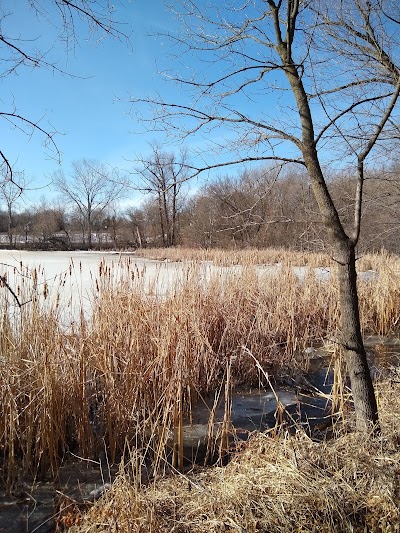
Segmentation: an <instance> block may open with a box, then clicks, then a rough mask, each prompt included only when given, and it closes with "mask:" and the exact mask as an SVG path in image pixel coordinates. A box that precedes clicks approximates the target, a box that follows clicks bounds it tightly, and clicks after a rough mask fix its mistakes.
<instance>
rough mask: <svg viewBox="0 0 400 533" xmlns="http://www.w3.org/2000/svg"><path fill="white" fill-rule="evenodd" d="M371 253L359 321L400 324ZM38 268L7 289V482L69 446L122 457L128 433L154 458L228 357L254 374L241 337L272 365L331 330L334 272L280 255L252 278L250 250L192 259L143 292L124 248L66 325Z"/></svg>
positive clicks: (393, 278) (235, 378)
mask: <svg viewBox="0 0 400 533" xmlns="http://www.w3.org/2000/svg"><path fill="white" fill-rule="evenodd" d="M371 261H375V262H374V263H373V264H374V265H375V269H376V270H377V271H379V278H378V280H377V281H375V282H373V283H371V282H362V281H360V295H361V307H362V313H363V324H364V328H365V331H366V332H367V331H368V332H370V333H379V334H388V333H390V332H398V326H399V308H400V272H399V268H398V262H396V261H395V260H394V259H393V260H392V259H391V258H388V257H383V256H382V257H377V258H372V259H371ZM258 262H259V261H257V263H258ZM39 270H40V269H39ZM114 271H115V272H118V276H117V277H116V276H114ZM69 275H72V274H69ZM40 276H41V274H40V272H39V273H38V272H37V273H36V275H34V276H33V278H31V279H28V278H24V279H23V281H21V282H20V286H19V288H18V294H19V295H20V297H21V301H28V300H30V299H32V301H31V302H30V303H29V304H27V305H25V306H24V307H23V309H22V311H21V312H20V311H13V309H12V305H13V300H12V298H11V297H10V295H7V294H6V293H3V295H4V301H3V315H2V320H1V322H0V339H1V343H0V350H1V352H0V409H1V417H0V460H1V462H2V474H1V475H2V479H1V480H0V481H1V482H3V483H4V484H6V485H10V484H12V483H13V482H14V481H15V480H16V479H17V478H18V476H20V475H21V473H23V474H24V475H31V476H32V477H33V478H35V477H37V476H38V475H40V474H44V473H46V472H47V473H48V472H50V473H55V472H56V471H57V468H58V466H59V463H60V460H61V459H62V457H63V456H64V454H66V453H67V452H68V451H73V452H75V453H79V454H80V455H82V456H84V457H98V456H99V454H100V453H101V451H102V450H104V447H106V449H107V453H108V455H109V457H110V460H111V461H115V460H118V458H119V457H120V455H121V454H122V453H123V451H124V450H125V449H126V445H127V443H129V445H130V446H131V447H134V448H135V449H136V450H137V451H138V453H140V454H143V455H146V457H147V458H150V459H152V460H153V467H154V468H156V469H157V468H159V469H161V470H162V468H163V466H164V465H165V460H166V458H167V457H166V455H167V454H168V453H170V449H171V447H173V448H174V449H175V451H176V453H177V454H178V455H179V453H180V451H179V447H180V442H181V435H182V419H183V417H184V416H188V417H190V412H191V409H192V408H193V406H194V405H195V403H196V401H198V399H199V397H200V396H202V395H205V394H207V393H209V392H210V393H213V392H214V391H215V390H216V389H218V388H219V387H220V386H221V383H222V384H223V383H224V381H226V379H227V377H226V373H227V370H229V372H230V374H231V379H230V383H237V382H244V383H253V384H254V383H258V380H259V375H258V371H257V369H256V366H255V364H254V360H253V359H252V358H251V357H249V355H248V352H249V351H250V352H251V353H252V354H253V355H254V357H255V358H256V359H257V360H258V361H259V362H260V364H261V365H262V367H263V368H265V369H267V370H269V371H270V373H271V372H272V373H273V371H274V370H275V369H278V368H279V367H281V366H284V365H289V364H290V365H293V364H294V358H295V356H297V355H298V353H299V352H301V351H302V350H303V349H304V348H305V347H306V346H307V345H310V344H314V343H319V342H320V341H321V340H322V339H323V338H324V337H326V336H327V335H328V336H330V335H334V334H335V331H336V328H337V323H338V322H337V321H338V316H339V313H338V309H337V289H336V285H335V282H334V281H333V280H331V281H329V282H325V281H318V280H316V279H315V276H314V274H313V271H310V273H309V274H308V275H307V276H306V277H305V279H304V280H303V281H299V280H298V279H297V278H296V276H294V274H293V272H292V271H291V269H290V268H289V267H282V269H281V271H280V273H279V275H277V276H276V277H271V276H265V277H263V278H260V277H259V275H258V274H257V272H256V270H255V269H254V268H253V266H252V265H251V264H249V265H245V267H244V268H243V269H242V270H235V271H233V272H231V273H229V272H225V273H224V275H220V274H218V273H216V274H215V276H214V277H212V279H211V280H210V281H209V282H208V283H205V282H204V281H202V280H201V279H199V271H198V269H197V267H196V265H194V264H192V265H189V266H188V269H187V272H186V275H185V276H184V282H183V283H181V284H179V283H178V284H176V286H175V289H174V291H173V292H172V293H171V294H169V295H165V294H159V293H157V291H156V290H155V289H154V290H153V291H151V294H150V295H149V294H147V293H146V292H145V286H144V281H143V277H142V276H141V274H140V272H139V271H138V270H137V269H136V267H135V265H134V264H133V263H132V262H131V261H130V260H129V259H128V260H127V261H126V262H125V261H122V262H121V263H120V264H119V265H117V264H115V265H114V267H107V268H105V267H104V265H102V266H101V268H100V271H99V275H98V278H97V280H96V281H95V286H97V288H98V290H97V293H96V297H95V298H94V299H93V316H92V319H91V321H89V322H85V321H84V320H82V321H81V322H80V323H79V324H77V325H75V326H74V327H72V328H69V329H68V328H66V327H65V326H64V325H63V324H62V323H61V321H60V307H61V304H60V303H59V302H60V301H62V300H60V299H58V300H57V299H56V300H55V302H56V303H51V301H50V300H49V299H48V297H47V289H46V287H45V285H43V284H40V283H39V282H38V277H39V278H40ZM39 281H40V280H39ZM67 282H68V279H66V280H64V281H62V282H61V283H60V289H59V290H60V291H61V290H62V285H63V283H67ZM57 302H58V303H57ZM227 405H228V406H229V399H228V401H227ZM176 464H179V458H177V460H176ZM231 468H233V467H231Z"/></svg>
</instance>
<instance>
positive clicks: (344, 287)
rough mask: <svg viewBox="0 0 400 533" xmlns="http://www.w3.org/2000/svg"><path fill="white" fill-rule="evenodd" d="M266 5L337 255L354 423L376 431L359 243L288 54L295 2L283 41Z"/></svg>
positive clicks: (276, 15)
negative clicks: (333, 188)
mask: <svg viewBox="0 0 400 533" xmlns="http://www.w3.org/2000/svg"><path fill="white" fill-rule="evenodd" d="M268 3H269V5H270V6H271V8H272V12H273V16H274V22H275V33H276V38H277V45H276V51H277V52H278V54H279V57H280V59H281V61H282V67H283V70H284V72H285V74H286V77H287V79H288V81H289V83H290V86H291V89H292V91H293V96H294V98H295V100H296V105H297V110H298V113H299V118H300V123H301V141H300V142H298V144H297V145H298V148H299V149H300V150H301V152H302V154H303V158H304V163H305V165H306V168H307V171H308V174H309V176H310V182H311V187H312V190H313V193H314V196H315V199H316V201H317V204H318V207H319V210H320V213H321V215H322V217H323V221H324V224H325V226H326V228H327V230H328V234H329V237H330V241H331V244H332V247H333V249H334V252H335V254H336V255H337V257H335V259H336V261H337V263H338V281H339V292H340V308H341V339H340V343H341V345H342V347H343V350H344V354H345V358H346V363H347V370H348V373H349V376H350V383H351V389H352V393H353V400H354V407H355V413H356V427H357V429H359V430H361V431H366V430H368V429H370V428H372V427H373V428H374V429H375V430H378V429H379V423H378V409H377V403H376V398H375V392H374V387H373V383H372V379H371V375H370V372H369V367H368V361H367V354H366V352H365V348H364V344H363V340H362V334H361V324H360V313H359V305H358V294H357V274H356V262H355V246H356V243H357V241H356V240H352V239H350V238H349V237H348V235H347V234H346V232H345V230H344V227H343V225H342V223H341V221H340V217H339V214H338V212H337V209H336V207H335V205H334V203H333V200H332V197H331V195H330V193H329V190H328V187H327V184H326V181H325V178H324V174H323V171H322V169H321V165H320V162H319V157H318V152H317V147H316V143H315V135H314V123H313V117H312V113H311V109H310V105H309V101H308V97H307V93H306V91H305V88H304V85H303V81H302V77H301V75H300V74H299V72H298V67H297V66H296V65H295V63H294V61H293V59H292V56H291V42H292V39H293V35H294V33H293V32H294V27H295V21H296V16H297V10H298V6H299V4H296V6H294V8H293V9H292V10H291V11H290V13H289V16H290V18H291V24H288V28H287V35H286V39H283V38H282V34H281V31H280V21H279V6H278V5H276V4H275V3H274V2H273V0H268Z"/></svg>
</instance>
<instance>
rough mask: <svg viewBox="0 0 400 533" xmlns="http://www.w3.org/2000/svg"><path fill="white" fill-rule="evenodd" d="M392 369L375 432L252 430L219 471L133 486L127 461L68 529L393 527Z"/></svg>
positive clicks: (395, 406) (80, 532)
mask: <svg viewBox="0 0 400 533" xmlns="http://www.w3.org/2000/svg"><path fill="white" fill-rule="evenodd" d="M398 378H399V374H398V372H397V373H396V374H395V375H394V376H393V378H392V380H390V381H385V382H382V383H380V384H379V385H378V387H377V393H378V394H377V395H378V401H379V409H380V413H381V426H382V435H381V436H380V437H379V438H378V437H376V436H374V437H372V436H371V435H360V434H357V433H343V434H340V433H339V434H338V435H337V436H336V438H335V439H332V440H328V441H323V442H313V441H312V440H311V439H310V438H309V437H307V436H306V435H305V434H304V433H302V432H299V433H297V434H296V435H295V436H291V437H288V436H287V435H279V436H277V437H276V438H271V437H269V436H266V435H263V434H257V435H255V436H254V437H253V438H252V439H251V440H250V441H249V442H248V443H247V444H246V446H245V447H244V449H243V450H241V451H240V452H238V453H237V454H236V455H235V456H234V457H233V458H232V460H231V462H230V463H229V465H228V466H226V467H213V468H208V469H204V468H203V469H197V470H193V471H191V472H188V473H186V475H182V474H179V473H176V474H174V475H170V476H168V477H165V478H163V479H158V480H157V481H154V482H152V483H149V484H147V485H145V486H142V487H140V486H138V483H135V478H134V475H133V472H132V465H129V464H128V466H126V467H125V469H124V468H123V467H122V468H121V471H120V474H119V476H118V478H117V480H116V481H115V483H114V484H113V486H112V488H111V490H110V491H108V492H107V493H106V495H105V496H104V497H103V498H102V500H100V501H99V502H98V503H97V504H96V505H95V506H94V507H93V508H92V509H91V510H90V511H89V512H88V513H87V514H86V515H85V516H80V517H79V520H78V522H80V525H79V526H76V527H73V528H71V529H70V530H69V531H70V532H71V533H91V532H95V531H96V532H106V531H107V532H109V531H110V532H114V531H115V532H116V531H120V532H124V533H125V532H150V531H151V532H172V531H174V532H176V533H183V532H189V531H190V532H193V533H194V532H196V533H206V532H232V533H233V532H236V531H241V532H243V531H246V532H247V533H255V532H265V531H268V532H271V533H273V532H282V533H283V532H288V531H299V532H300V531H301V532H314V531H318V532H326V533H331V532H338V533H339V532H357V533H361V532H365V531H370V532H375V533H377V532H384V531H385V532H395V531H398V527H399V523H400V509H399V480H398V478H399V464H400V454H399V439H400V433H399V427H400V417H399V413H400V401H399V399H400V387H399V379H398Z"/></svg>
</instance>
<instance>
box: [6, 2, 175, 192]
mask: <svg viewBox="0 0 400 533" xmlns="http://www.w3.org/2000/svg"><path fill="white" fill-rule="evenodd" d="M46 2H47V0H46ZM46 2H45V3H46ZM7 4H8V5H7ZM27 4H28V2H27V0H8V1H5V2H2V8H3V12H4V13H11V14H10V16H9V17H7V18H6V19H4V20H3V21H2V31H3V32H4V33H6V34H7V35H9V36H13V37H19V36H21V37H22V38H24V39H32V41H31V42H27V43H26V46H27V47H28V48H29V49H31V50H32V49H33V48H35V47H37V48H40V49H41V50H46V51H48V55H47V57H48V59H49V61H53V60H56V61H57V66H58V67H59V68H60V69H62V70H65V71H66V72H68V73H69V74H70V75H71V76H68V75H63V74H60V73H57V72H56V73H53V72H52V71H50V70H46V69H32V68H29V67H22V68H21V69H19V70H18V71H17V73H16V74H11V75H9V76H7V77H4V78H2V79H1V80H0V83H1V85H2V87H1V93H2V108H3V111H4V110H8V109H9V108H10V107H11V106H12V103H13V102H15V105H16V108H17V112H18V113H20V114H21V115H23V116H25V117H27V118H29V119H30V120H32V121H34V122H36V121H39V125H40V126H41V127H42V128H44V129H45V130H47V131H57V132H58V133H57V134H56V135H55V137H54V140H55V142H56V143H57V147H58V149H59V150H60V152H61V154H62V163H61V168H62V169H64V170H65V172H66V173H68V169H69V164H70V162H71V161H73V160H79V159H81V158H89V159H96V160H99V161H101V162H105V163H109V164H110V165H111V166H118V167H125V168H126V167H129V166H132V165H130V163H128V162H126V160H125V159H129V158H131V159H134V157H135V154H146V153H148V152H149V148H148V142H152V141H153V140H156V138H157V137H156V135H155V134H154V133H149V134H146V135H144V134H141V135H138V134H137V132H138V131H139V130H141V128H140V127H139V125H138V124H137V122H136V121H135V119H134V118H132V117H131V116H129V109H130V106H129V104H128V103H127V102H126V101H124V100H126V99H127V98H128V96H129V95H130V94H132V93H134V94H140V95H145V94H147V93H148V92H150V91H153V90H159V91H163V93H164V94H167V95H168V91H171V90H172V87H168V86H166V84H165V82H163V81H162V80H161V78H160V77H159V76H158V75H157V72H158V70H159V68H161V63H162V61H163V58H164V51H165V45H164V44H163V42H162V41H161V39H160V38H158V37H154V36H150V35H149V34H151V33H152V32H155V31H157V30H158V31H163V30H166V29H172V28H173V24H174V23H173V20H172V16H171V14H170V13H169V12H168V11H166V9H165V7H164V5H163V3H162V1H161V0H151V1H146V2H145V1H143V0H132V1H129V0H125V1H124V6H123V7H121V6H120V5H119V4H118V2H116V7H117V12H116V18H117V19H118V20H120V21H123V22H124V25H123V26H122V27H121V28H122V30H123V31H124V32H125V33H126V34H129V35H130V46H128V45H127V44H125V43H123V42H119V41H117V40H113V39H112V38H106V39H102V40H101V41H100V42H96V38H97V37H98V36H97V37H96V35H94V36H88V35H87V31H86V30H85V29H83V31H82V33H81V35H79V36H78V39H79V42H78V43H77V45H76V49H75V51H74V52H69V53H66V50H65V47H64V46H63V45H62V43H60V42H59V40H58V38H57V32H56V31H54V29H53V28H52V27H51V24H49V23H48V21H43V19H40V20H37V19H36V16H35V13H34V12H33V11H32V10H31V9H29V7H28V5H27ZM78 30H79V28H78ZM88 37H91V38H90V39H88ZM0 138H1V148H2V150H3V151H4V153H5V155H6V156H7V157H8V158H9V160H10V162H11V163H12V164H13V166H14V168H15V169H16V170H21V171H24V173H25V177H26V179H27V181H28V182H30V184H31V187H33V188H37V189H38V190H35V191H30V192H29V193H27V195H26V200H27V201H28V202H29V200H36V199H37V198H38V197H40V196H41V195H43V194H45V195H50V194H51V193H50V191H49V190H48V189H40V188H41V187H44V186H45V185H46V184H48V183H50V181H51V175H52V174H53V172H54V171H56V170H57V169H59V168H60V165H59V164H58V162H57V161H56V160H55V153H54V151H52V150H51V149H46V148H45V147H43V145H42V141H43V136H41V135H40V134H39V133H38V132H36V133H34V134H33V136H31V137H30V136H27V135H25V134H23V133H21V132H19V131H18V130H15V129H10V127H9V125H8V124H7V122H5V121H0Z"/></svg>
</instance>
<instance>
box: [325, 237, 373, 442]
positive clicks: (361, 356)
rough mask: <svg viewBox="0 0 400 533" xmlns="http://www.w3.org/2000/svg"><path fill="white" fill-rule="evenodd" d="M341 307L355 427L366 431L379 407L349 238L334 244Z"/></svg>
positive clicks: (342, 341) (353, 255) (342, 332)
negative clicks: (335, 246)
mask: <svg viewBox="0 0 400 533" xmlns="http://www.w3.org/2000/svg"><path fill="white" fill-rule="evenodd" d="M336 253H337V257H336V258H335V259H336V260H337V262H338V280H339V294H340V309H341V344H342V346H343V350H344V354H345V358H346V363H347V370H348V372H349V376H350V382H351V389H352V393H353V400H354V408H355V413H356V426H357V429H358V430H360V431H366V430H368V429H371V428H372V427H373V426H375V427H376V428H377V425H378V408H377V403H376V398H375V393H374V388H373V384H372V380H371V376H370V371H369V368H368V361H367V354H366V351H365V348H364V343H363V339H362V334H361V325H360V314H359V305H358V294H357V272H356V259H355V247H354V245H353V243H352V242H351V241H350V240H349V241H348V242H347V243H338V245H337V252H336Z"/></svg>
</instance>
